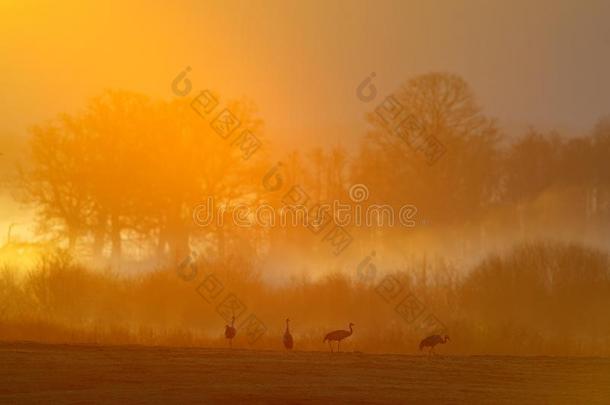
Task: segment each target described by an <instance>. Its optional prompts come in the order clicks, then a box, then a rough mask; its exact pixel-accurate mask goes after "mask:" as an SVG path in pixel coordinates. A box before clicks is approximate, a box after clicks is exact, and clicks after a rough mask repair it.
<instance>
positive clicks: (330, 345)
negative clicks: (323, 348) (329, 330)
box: [328, 340, 333, 353]
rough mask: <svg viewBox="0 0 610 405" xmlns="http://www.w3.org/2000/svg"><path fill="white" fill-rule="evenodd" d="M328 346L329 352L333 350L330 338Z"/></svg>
mask: <svg viewBox="0 0 610 405" xmlns="http://www.w3.org/2000/svg"><path fill="white" fill-rule="evenodd" d="M328 346H329V347H330V352H331V353H332V352H333V345H332V343H330V340H329V341H328Z"/></svg>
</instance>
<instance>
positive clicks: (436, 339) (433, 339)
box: [419, 335, 449, 355]
mask: <svg viewBox="0 0 610 405" xmlns="http://www.w3.org/2000/svg"><path fill="white" fill-rule="evenodd" d="M448 340H449V336H447V335H445V337H444V338H443V337H442V336H441V335H432V336H428V337H427V338H425V339H424V340H422V341H421V342H420V343H419V350H420V351H421V350H423V348H424V347H429V348H430V349H429V350H428V355H430V354H436V353H434V346H436V345H438V344H440V343H442V344H445V343H447V341H448Z"/></svg>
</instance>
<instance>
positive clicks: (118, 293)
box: [0, 0, 610, 354]
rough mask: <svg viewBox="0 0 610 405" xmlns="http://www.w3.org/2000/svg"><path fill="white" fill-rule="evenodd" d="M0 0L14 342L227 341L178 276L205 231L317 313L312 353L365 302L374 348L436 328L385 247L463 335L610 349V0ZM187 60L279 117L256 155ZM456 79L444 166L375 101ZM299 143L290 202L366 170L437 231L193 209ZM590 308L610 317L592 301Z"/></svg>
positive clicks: (310, 314)
mask: <svg viewBox="0 0 610 405" xmlns="http://www.w3.org/2000/svg"><path fill="white" fill-rule="evenodd" d="M0 16H1V17H0V49H1V50H2V57H1V58H0V88H1V89H2V90H1V91H0V108H1V111H2V116H1V119H0V153H1V154H2V155H0V169H1V172H0V176H1V177H0V180H1V183H0V184H1V185H2V188H3V189H2V191H1V192H0V232H2V233H3V232H6V231H7V230H8V227H9V225H10V224H12V223H15V226H14V227H13V235H14V236H15V238H14V239H13V240H12V241H11V242H14V243H12V244H11V243H6V244H5V245H4V246H3V248H2V249H3V250H2V254H3V255H5V256H6V257H9V258H11V260H10V263H9V264H7V265H6V266H5V270H4V272H3V273H2V274H3V275H2V279H1V280H0V287H1V288H0V293H2V294H4V295H3V296H2V297H4V298H3V302H5V305H4V306H3V307H0V321H3V322H6V323H7V325H9V326H7V327H6V328H5V329H4V330H5V335H4V337H5V338H6V337H8V338H11V339H28V338H32V339H40V340H53V341H64V340H75V341H80V340H86V341H108V342H139V343H146V344H153V343H175V344H218V345H222V344H224V342H223V341H222V339H216V340H214V339H212V340H206V339H208V338H210V336H216V335H215V333H216V332H218V331H219V330H222V326H223V325H224V322H225V320H223V319H222V318H223V317H224V316H220V317H219V316H218V314H216V313H214V312H212V311H211V310H210V308H207V307H205V305H204V304H203V303H202V302H201V299H200V297H199V296H197V295H196V294H195V293H194V288H195V285H194V284H192V285H188V284H186V285H185V284H184V282H183V280H180V279H179V278H177V277H176V274H175V268H176V265H177V263H179V262H180V261H181V260H182V258H183V257H185V256H186V255H188V254H189V250H190V249H191V248H193V247H196V248H197V250H198V254H199V257H198V259H197V263H198V265H199V266H200V268H201V269H210V268H213V269H216V271H217V272H218V274H220V275H223V277H226V280H228V281H227V282H226V283H227V285H232V287H233V288H235V289H236V290H238V291H241V294H242V295H241V297H244V298H243V299H244V300H245V301H248V302H255V303H257V305H258V311H260V312H258V313H260V314H262V315H261V317H263V318H265V321H266V322H269V324H270V325H271V324H273V325H274V328H276V329H277V330H280V331H281V329H282V327H283V319H285V317H286V316H288V315H290V314H296V318H298V317H299V314H300V316H301V324H300V328H301V332H300V333H301V337H302V341H303V342H307V343H306V346H304V347H307V348H316V347H317V346H316V345H317V343H318V340H319V334H320V333H321V331H323V330H325V329H326V328H329V327H331V326H332V325H336V324H339V325H343V324H344V323H345V324H347V322H349V320H354V321H355V323H357V324H359V325H363V326H362V327H363V328H364V331H363V335H365V336H368V337H367V339H368V340H366V342H364V341H363V343H362V346H361V347H366V348H367V350H377V351H383V350H394V349H395V348H396V347H398V349H396V350H401V351H409V350H411V349H412V348H413V347H414V346H413V345H414V344H415V343H416V342H417V341H418V339H419V338H421V336H420V335H421V334H423V333H424V331H421V330H419V329H418V330H413V329H410V325H405V324H403V323H402V321H400V319H396V313H395V312H393V308H394V307H393V306H387V305H385V304H384V303H383V301H379V300H380V297H378V295H376V294H375V288H374V285H373V284H371V283H369V284H366V283H365V284H364V285H363V284H362V283H363V280H357V279H355V274H354V270H355V269H358V268H359V266H360V265H361V264H362V263H363V260H365V258H366V257H367V256H368V255H371V253H372V252H373V251H375V252H376V256H375V266H376V268H377V269H378V270H379V274H378V278H377V279H375V280H374V281H375V283H377V282H379V280H381V277H382V276H383V275H387V274H395V275H396V277H398V278H399V279H401V280H403V283H405V285H408V286H409V288H411V289H412V290H413V291H416V292H417V294H416V295H417V296H418V297H419V299H420V300H421V301H422V302H424V303H425V306H426V307H427V308H430V310H431V311H432V312H433V313H435V314H437V315H438V317H439V318H442V319H443V323H444V324H445V327H443V330H450V331H451V333H452V335H453V334H454V332H455V333H462V338H463V339H462V343H456V346H455V347H457V349H456V350H461V351H462V352H477V349H480V348H486V350H489V351H496V352H502V353H541V352H544V353H553V354H556V353H564V354H565V353H568V354H598V353H608V352H609V351H610V338H609V336H610V333H609V331H608V326H607V325H610V322H608V315H607V314H606V313H605V311H604V310H603V309H604V308H607V303H608V301H607V300H608V298H607V297H608V296H609V295H608V294H607V293H608V291H610V290H609V289H608V288H609V287H608V286H610V281H609V280H610V277H609V274H610V273H609V271H608V258H607V254H606V250H607V245H608V240H609V238H610V232H609V231H608V229H610V228H609V227H608V225H609V224H610V178H608V176H607V174H606V173H608V164H607V162H608V161H609V160H608V158H609V157H610V124H609V121H607V120H605V121H604V120H603V118H604V117H607V116H608V113H609V111H610V76H609V75H608V72H609V71H610V69H609V68H610V53H609V52H608V48H609V46H610V32H609V31H610V27H608V24H607V21H608V20H609V18H610V3H607V2H602V1H599V2H597V1H587V2H579V3H577V2H574V1H536V2H526V1H517V2H512V1H511V2H499V1H497V2H487V1H435V2H433V1H396V2H364V1H345V2H341V1H333V2H326V1H308V2H282V1H260V2H255V1H243V2H226V1H219V2H211V1H210V2H208V1H206V2H201V1H189V2H172V3H166V2H160V1H159V2H154V1H152V2H144V1H142V2H124V1H116V2H115V1H109V2H105V3H104V4H93V3H84V2H76V1H75V2H68V1H65V2H59V3H58V2H45V1H33V2H29V1H4V0H0ZM187 66H190V67H191V68H192V71H191V73H190V75H189V79H190V80H191V82H192V84H193V92H192V93H191V94H190V95H189V99H190V98H191V97H192V96H194V95H195V94H196V93H197V91H199V90H202V89H213V90H215V91H217V92H218V94H219V96H220V98H221V102H222V104H225V103H232V104H231V105H232V106H233V107H234V108H236V109H238V110H239V111H240V114H241V115H240V117H243V120H244V121H243V122H244V123H246V122H248V123H249V124H252V125H254V126H256V128H257V130H256V133H257V135H260V137H261V139H263V140H264V142H265V145H264V148H263V151H264V152H263V153H262V154H259V155H257V159H256V160H255V162H254V163H252V164H250V163H248V164H249V166H248V165H241V164H238V163H237V162H238V161H240V162H241V160H239V158H238V157H236V156H235V155H234V152H232V151H230V150H229V146H228V145H229V144H228V143H222V142H218V139H217V137H215V135H214V133H213V132H211V130H210V128H209V126H206V125H205V122H204V121H202V120H200V119H199V118H198V116H197V115H196V114H194V113H193V112H192V111H191V110H190V109H189V108H188V104H187V102H186V98H185V99H180V98H179V97H176V96H175V95H174V94H173V93H172V91H171V82H172V80H173V79H174V78H175V77H176V75H178V74H179V73H180V72H181V71H182V70H183V69H185V67H187ZM371 72H375V73H376V78H375V79H374V85H375V86H376V88H377V91H378V95H377V98H376V99H375V101H373V102H370V103H365V102H363V101H361V100H360V99H359V98H358V97H356V88H357V87H358V85H359V84H360V83H361V82H362V80H363V79H364V78H365V77H367V76H368V75H369V74H371ZM439 83H440V84H439ZM445 85H446V86H447V87H443V86H445ZM451 86H454V87H451ZM107 89H111V90H113V91H110V92H109V91H106V90H107ZM439 89H440V90H439ZM443 89H450V90H451V89H457V94H458V95H460V96H464V100H466V108H465V110H466V111H465V112H464V111H462V110H460V111H458V112H457V113H456V112H455V111H451V108H448V109H447V111H445V113H446V114H447V115H446V116H443V119H441V120H440V121H442V122H441V123H439V122H436V121H434V119H432V120H431V121H430V120H428V121H430V122H432V123H431V124H430V126H429V128H427V131H430V132H431V133H432V134H433V135H436V136H438V137H439V139H440V140H441V141H442V142H443V143H444V144H445V145H446V146H447V154H446V155H445V156H444V157H443V158H442V159H441V160H440V161H439V163H437V164H436V165H434V166H432V167H429V166H427V165H426V164H425V163H422V162H421V161H420V160H417V159H416V158H413V157H405V156H406V155H403V154H402V152H409V151H408V150H406V146H405V145H404V144H403V143H399V144H398V143H396V144H392V142H394V141H392V140H388V139H389V138H388V134H387V131H384V129H386V128H383V126H380V125H379V122H376V121H375V120H374V119H371V117H370V115H369V116H368V118H367V113H370V112H372V111H373V110H374V108H375V106H376V105H377V104H378V103H379V102H380V101H381V100H383V98H384V97H385V96H386V95H389V94H394V95H396V96H397V97H398V98H399V99H400V100H401V101H402V102H404V103H405V105H406V106H407V107H408V108H409V109H411V110H412V112H413V113H414V114H416V115H417V114H420V115H418V116H421V117H424V118H426V117H427V115H426V114H428V113H429V112H430V111H429V110H425V109H424V111H421V110H417V109H416V108H415V107H413V106H415V105H416V104H417V103H415V102H414V100H415V101H417V96H419V95H428V96H429V95H430V94H437V93H435V91H439V93H442V91H441V90H443ZM432 98H434V97H432ZM243 99H246V100H249V101H250V102H251V103H252V105H253V106H255V109H253V110H249V109H248V108H247V106H248V104H246V103H243V102H241V101H239V100H243ZM232 100H238V101H237V102H235V101H232ZM437 101H438V100H437ZM471 103H472V104H471ZM475 103H476V105H475ZM134 106H135V107H134ZM132 107H133V108H134V110H131V109H130V108H132ZM432 107H433V108H434V107H436V105H433V106H432ZM471 107H472V108H471ZM433 108H432V109H433ZM125 111H128V113H125V114H123V112H125ZM185 112H186V113H185ZM189 114H190V115H189ZM452 114H453V115H452ZM440 115H442V114H440ZM446 117H448V118H447V119H445V118H446ZM454 118H455V119H457V120H458V121H460V120H462V121H460V122H461V124H460V125H457V126H452V125H453V124H452V122H453V119H454ZM471 118H472V119H473V120H474V121H476V122H477V124H476V125H473V126H472V128H471V127H470V123H471V121H470V119H471ZM441 124H442V125H441ZM462 124H463V125H462ZM464 127H468V129H467V130H464ZM57 128H59V129H57ZM388 145H390V146H392V145H393V146H395V147H388ZM318 147H319V148H318ZM278 159H281V160H282V161H283V162H285V163H286V169H287V173H286V180H287V182H286V184H285V188H284V190H282V192H281V193H279V192H278V193H277V195H273V196H272V197H271V198H270V199H271V200H273V201H272V202H273V203H274V204H278V203H279V200H280V199H279V197H280V195H281V194H283V193H284V192H285V191H286V189H287V187H289V185H290V184H293V183H294V182H296V183H298V184H301V185H303V186H305V187H307V189H308V190H310V191H311V194H312V195H313V196H314V197H316V198H329V199H330V198H333V197H334V198H337V199H345V198H346V196H347V190H348V189H349V187H350V185H351V184H354V183H362V184H365V185H367V186H368V187H369V189H370V192H371V199H370V200H369V201H368V203H374V202H376V203H388V204H391V205H392V206H393V207H400V205H403V204H415V205H416V206H417V207H418V209H419V213H418V218H417V219H418V222H417V226H416V227H415V229H412V230H411V229H403V228H398V227H386V228H383V227H382V229H375V230H369V229H360V230H355V231H354V237H355V242H354V244H353V245H351V247H350V250H349V251H346V253H345V254H342V255H340V256H338V257H336V256H333V255H331V254H330V253H329V252H328V251H327V250H324V248H323V245H324V244H323V243H321V242H320V240H319V239H320V238H319V237H318V238H316V237H314V236H312V235H311V234H310V233H308V231H306V230H303V229H297V230H277V229H273V230H261V229H253V230H248V231H247V232H246V231H244V233H240V232H236V231H235V230H234V229H232V230H226V232H225V230H224V229H217V228H213V227H212V228H210V229H207V228H206V229H203V228H198V227H194V226H193V223H192V221H191V217H190V210H191V209H192V207H193V206H194V205H195V204H196V203H197V202H198V201H201V199H202V198H203V197H204V196H206V195H207V194H206V193H209V194H214V193H216V191H215V190H213V189H212V188H211V187H209V183H210V182H211V183H214V182H216V181H217V182H218V183H220V184H222V185H227V189H229V190H230V191H231V192H230V193H227V192H225V191H222V192H219V196H220V198H224V199H226V200H231V198H234V197H235V196H244V195H255V196H256V198H259V197H260V200H257V201H253V202H252V204H253V205H255V203H258V202H260V201H262V200H263V199H266V198H268V195H267V194H265V192H261V190H260V179H261V178H262V176H263V175H264V174H265V173H266V172H267V170H268V169H269V168H270V167H271V166H272V165H273V164H274V163H275V162H276V161H277V160H278ZM226 163H230V164H227V165H226V167H225V166H223V165H224V164H226ZM215 164H216V165H217V166H214V165H215ZM218 165H219V166H218ZM18 167H21V169H22V172H21V175H20V176H19V175H18V170H17V168H18ZM219 167H220V168H219ZM225 183H226V184H225ZM203 184H205V185H206V186H205V187H203V186H202V185H203ZM257 187H258V188H257ZM41 190H51V191H58V192H57V193H56V195H55V197H57V196H59V197H58V198H57V201H51V202H50V203H49V201H43V200H44V197H46V196H45V195H44V193H42V194H38V195H37V194H36V192H40V191H41ZM72 192H74V193H75V194H74V195H73V194H71V193H72ZM250 193H251V194H250ZM81 197H82V201H84V203H83V205H80V206H78V207H68V208H73V209H65V208H66V207H65V206H62V204H63V203H67V204H68V205H70V204H71V203H73V202H75V201H76V202H79V201H81V200H79V198H81ZM232 201H235V200H232ZM27 203H29V205H27ZM77 205H78V204H77ZM49 207H51V208H52V209H51V210H50V211H49V210H47V211H44V209H42V210H40V209H41V208H49ZM83 207H84V208H83ZM34 208H37V209H39V212H38V213H39V215H38V216H37V217H34V215H33V209H34ZM0 239H1V237H0ZM34 240H36V241H37V242H34ZM532 240H535V241H536V242H535V243H533V244H529V243H531V241H532ZM537 240H543V242H538V241H537ZM38 242H40V243H38ZM47 242H49V245H52V246H53V248H55V247H60V248H62V249H68V250H69V253H70V254H67V253H66V252H65V251H62V252H59V253H57V252H54V253H51V252H49V251H45V249H47V246H46V243H47ZM524 242H525V244H524ZM572 243H575V245H574V244H572ZM49 250H51V248H50V247H49ZM496 254H500V256H496ZM70 256H72V257H70ZM41 257H42V260H38V259H40V258H41ZM73 259H75V260H74V261H73ZM31 269H35V270H34V271H30V270H31ZM92 269H94V270H92ZM581 270H582V271H581ZM202 274H203V273H200V274H199V275H200V276H202ZM125 275H130V276H134V277H133V278H125V277H124V276H125ZM511 283H512V284H511ZM509 284H510V288H508V287H506V286H507V285H509ZM505 287H506V292H507V295H502V294H500V292H502V291H503V289H504V288H505ZM261 291H262V292H264V294H263V293H262V292H261ZM489 291H492V292H494V293H489ZM573 291H575V292H573ZM509 293H510V294H512V296H519V297H520V298H523V299H522V300H521V301H520V302H521V304H520V305H515V304H514V303H513V302H512V301H511V300H510V298H511V295H510V294H509ZM189 294H190V295H189ZM87 297H93V298H87ZM540 297H544V299H541V298H540ZM318 298H320V299H318ZM127 301H129V302H131V304H130V305H131V306H130V307H129V308H126V307H125V306H124V303H125V302H127ZM314 301H315V302H316V304H315V305H314V304H313V303H312V302H314ZM168 302H171V304H167V303H168ZM282 302H287V304H286V306H285V307H284V308H285V310H284V311H277V309H278V308H279V306H280V303H282ZM393 305H394V304H393ZM585 307H586V308H588V310H590V311H592V312H593V313H594V316H593V317H592V320H591V321H588V320H587V321H584V320H583V319H582V317H581V316H580V315H579V313H578V312H576V311H575V310H574V308H585ZM193 308H196V309H197V310H198V312H196V313H193V311H194V309H193ZM255 309H256V308H255ZM206 311H207V312H206ZM202 312H205V315H201V313H202ZM278 312H282V313H278ZM566 313H569V316H565V317H563V316H564V314H566ZM225 315H226V314H225ZM290 316H291V317H292V316H293V315H290ZM2 317H4V318H2ZM225 318H226V317H225ZM432 329H434V331H438V330H439V329H438V328H437V327H436V326H434V327H433V328H432ZM376 330H382V331H385V332H387V333H386V334H377V333H376ZM428 332H429V331H428ZM377 335H379V336H381V338H380V339H382V341H379V340H376V339H377V337H376V336H377ZM507 336H508V337H509V338H506V339H505V337H507ZM269 339H270V340H267V341H266V343H265V345H266V347H273V345H274V344H275V343H274V341H273V339H272V338H269ZM304 344H305V343H304ZM396 345H398V346H396Z"/></svg>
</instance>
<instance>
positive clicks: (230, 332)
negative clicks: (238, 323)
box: [225, 316, 237, 348]
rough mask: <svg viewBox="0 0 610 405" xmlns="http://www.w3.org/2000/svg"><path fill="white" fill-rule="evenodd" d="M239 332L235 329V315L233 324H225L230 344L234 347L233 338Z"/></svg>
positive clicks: (232, 320)
mask: <svg viewBox="0 0 610 405" xmlns="http://www.w3.org/2000/svg"><path fill="white" fill-rule="evenodd" d="M236 334H237V330H236V329H235V316H233V317H232V318H231V326H229V325H225V338H227V339H229V346H230V347H231V348H233V338H234V337H235V335H236Z"/></svg>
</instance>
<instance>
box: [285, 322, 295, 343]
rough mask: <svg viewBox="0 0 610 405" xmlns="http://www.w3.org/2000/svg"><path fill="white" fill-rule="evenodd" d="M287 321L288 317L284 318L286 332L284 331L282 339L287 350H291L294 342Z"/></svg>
mask: <svg viewBox="0 0 610 405" xmlns="http://www.w3.org/2000/svg"><path fill="white" fill-rule="evenodd" d="M289 322H290V319H286V332H284V339H283V340H284V347H285V348H286V349H288V350H291V349H292V346H293V344H294V342H293V340H292V335H291V334H290V330H288V323H289Z"/></svg>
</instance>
